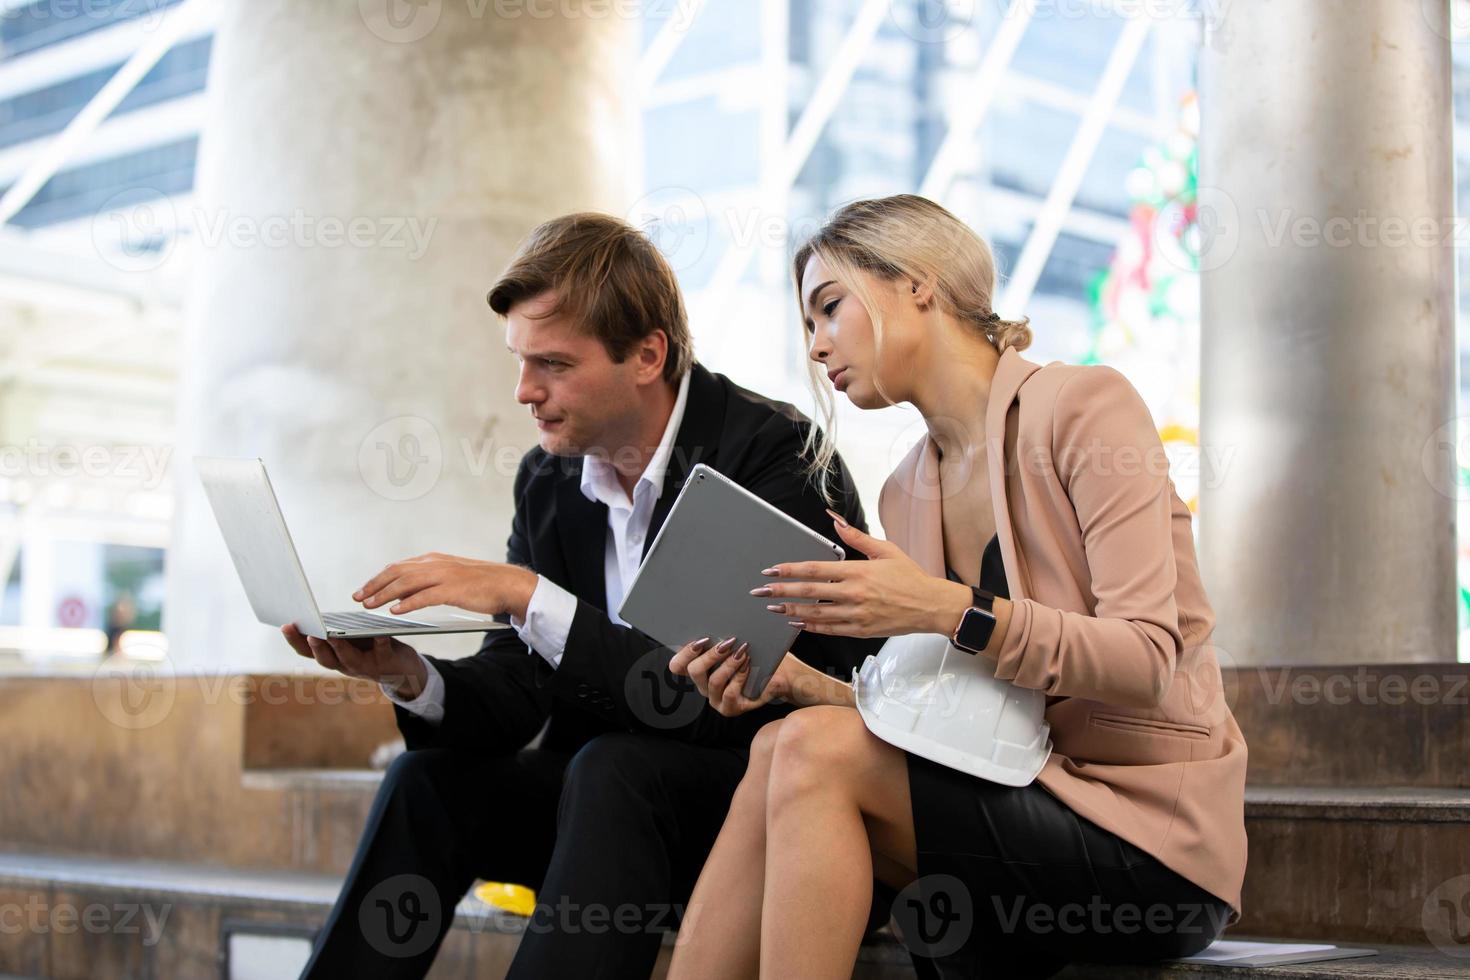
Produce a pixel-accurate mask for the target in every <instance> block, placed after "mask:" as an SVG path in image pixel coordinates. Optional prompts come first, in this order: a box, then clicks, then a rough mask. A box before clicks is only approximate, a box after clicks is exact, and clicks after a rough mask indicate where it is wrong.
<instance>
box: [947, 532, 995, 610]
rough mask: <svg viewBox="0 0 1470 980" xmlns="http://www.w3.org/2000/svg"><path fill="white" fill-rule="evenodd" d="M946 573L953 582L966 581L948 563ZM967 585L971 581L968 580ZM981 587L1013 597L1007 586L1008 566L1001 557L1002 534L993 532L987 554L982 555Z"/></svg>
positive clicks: (986, 550) (987, 546)
mask: <svg viewBox="0 0 1470 980" xmlns="http://www.w3.org/2000/svg"><path fill="white" fill-rule="evenodd" d="M944 573H945V575H946V576H947V577H948V578H949V580H950V581H951V582H962V581H964V580H963V579H961V578H960V577H959V576H958V575H956V574H955V570H954V569H953V568H950V567H949V566H948V565H946V566H945V568H944ZM965 584H966V585H968V584H969V583H968V582H966V583H965ZM979 584H980V588H982V589H985V590H986V591H988V592H994V593H995V594H996V595H998V596H1000V597H1001V598H1003V599H1009V598H1010V597H1011V593H1010V591H1009V590H1008V589H1007V588H1006V566H1005V562H1004V561H1002V560H1001V557H1000V535H999V534H992V535H991V536H990V543H989V544H987V545H986V546H985V554H984V555H982V556H981V557H980V583H979Z"/></svg>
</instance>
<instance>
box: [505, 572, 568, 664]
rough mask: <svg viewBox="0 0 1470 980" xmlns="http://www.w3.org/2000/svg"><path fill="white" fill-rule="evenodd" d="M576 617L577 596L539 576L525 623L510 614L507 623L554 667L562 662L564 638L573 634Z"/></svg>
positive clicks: (565, 639)
mask: <svg viewBox="0 0 1470 980" xmlns="http://www.w3.org/2000/svg"><path fill="white" fill-rule="evenodd" d="M576 618H577V597H576V596H574V595H572V594H571V593H570V592H568V591H567V590H566V589H564V588H562V587H561V586H559V585H557V584H556V583H555V582H553V581H551V579H549V578H547V577H546V576H545V575H541V576H538V577H537V579H536V591H534V592H532V593H531V601H530V602H529V603H527V604H526V620H525V622H521V621H520V620H519V619H517V618H516V617H515V616H512V617H511V618H510V625H511V626H513V627H515V631H516V635H517V636H519V637H520V638H521V642H522V643H524V644H525V645H526V646H528V647H530V648H531V649H532V650H535V651H536V652H537V653H539V654H541V658H542V659H543V660H545V661H546V662H547V663H549V664H551V666H553V667H555V666H557V665H559V664H560V663H561V655H562V653H564V652H565V651H566V648H567V637H569V636H571V635H572V620H574V619H576Z"/></svg>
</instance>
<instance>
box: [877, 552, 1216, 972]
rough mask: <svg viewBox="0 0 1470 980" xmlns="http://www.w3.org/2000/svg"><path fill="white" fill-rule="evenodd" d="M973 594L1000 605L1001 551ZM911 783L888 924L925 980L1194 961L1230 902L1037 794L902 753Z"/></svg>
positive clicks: (990, 556) (985, 564) (1039, 790)
mask: <svg viewBox="0 0 1470 980" xmlns="http://www.w3.org/2000/svg"><path fill="white" fill-rule="evenodd" d="M950 577H951V578H955V579H956V581H958V578H957V577H956V576H955V575H954V573H953V572H950ZM980 584H981V587H982V588H986V589H989V590H990V591H992V592H994V593H995V594H996V595H1000V596H1007V597H1008V596H1009V593H1008V590H1007V588H1006V581H1005V568H1004V565H1003V564H1002V562H1001V558H1000V543H999V539H998V538H992V539H991V541H990V543H989V544H988V545H987V546H986V548H985V556H984V559H983V560H982V562H981V576H980ZM908 771H909V791H910V795H911V798H912V800H913V816H914V835H915V839H916V842H917V845H918V863H919V867H918V872H919V879H918V881H916V882H915V883H914V884H912V885H910V886H909V887H908V888H906V889H904V891H903V892H902V893H900V894H899V897H898V899H897V900H896V901H895V902H894V904H893V912H894V918H895V920H896V921H897V923H898V926H899V929H900V931H901V932H902V933H903V939H904V943H905V945H906V946H908V948H909V950H910V951H911V952H912V953H914V954H915V957H914V962H915V966H916V967H917V968H918V969H919V971H920V975H921V976H924V975H928V976H942V977H990V976H993V977H1007V978H1009V977H1047V976H1051V975H1052V974H1054V973H1056V972H1057V971H1059V970H1061V969H1062V967H1064V966H1065V965H1066V964H1067V963H1069V962H1074V961H1077V962H1092V963H1144V962H1153V961H1157V960H1161V959H1170V958H1173V957H1178V956H1189V955H1192V954H1194V953H1197V952H1199V951H1200V950H1202V949H1204V948H1205V947H1206V946H1208V945H1209V944H1210V943H1211V942H1213V941H1214V940H1215V939H1216V938H1217V937H1218V936H1219V935H1220V933H1221V932H1222V931H1223V930H1224V928H1225V923H1226V921H1227V920H1228V918H1229V916H1230V906H1229V905H1228V904H1227V903H1226V902H1224V901H1223V900H1221V899H1219V898H1217V897H1216V896H1214V895H1212V894H1210V893H1209V892H1207V891H1205V890H1204V889H1202V888H1200V887H1199V886H1198V885H1196V884H1194V883H1193V882H1191V881H1190V880H1189V879H1187V878H1185V877H1183V876H1182V875H1180V874H1178V873H1177V872H1175V871H1172V870H1170V869H1169V868H1167V867H1165V866H1164V865H1163V864H1161V863H1160V862H1159V861H1158V859H1156V858H1155V857H1153V856H1152V855H1150V854H1148V853H1147V852H1145V851H1143V850H1141V849H1139V848H1138V847H1135V846H1134V845H1132V844H1130V843H1128V842H1127V841H1125V840H1123V839H1122V838H1121V837H1118V836H1117V835H1116V834H1113V833H1112V832H1110V831H1107V830H1104V829H1103V828H1102V827H1099V826H1098V825H1097V824H1095V823H1093V822H1092V821H1090V820H1087V819H1085V818H1083V817H1081V816H1078V815H1077V814H1076V813H1074V812H1073V811H1072V810H1071V809H1070V808H1069V807H1068V806H1067V805H1066V804H1064V803H1062V802H1061V801H1060V800H1058V799H1057V798H1056V797H1054V796H1052V795H1051V793H1049V792H1047V791H1046V790H1045V789H1044V788H1043V787H1042V786H1041V784H1039V783H1032V784H1031V785H1029V786H1025V787H1020V788H1017V787H1011V786H1002V785H1000V784H999V783H992V782H989V781H987V780H984V779H979V778H977V777H975V776H971V775H969V774H967V773H962V772H959V771H958V770H955V769H950V768H949V767H947V766H942V765H939V764H938V763H934V762H930V761H929V760H927V759H922V758H920V757H918V756H915V755H912V754H908Z"/></svg>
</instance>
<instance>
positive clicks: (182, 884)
mask: <svg viewBox="0 0 1470 980" xmlns="http://www.w3.org/2000/svg"><path fill="white" fill-rule="evenodd" d="M340 887H341V879H339V878H337V877H335V876H332V875H322V874H307V873H293V872H281V871H249V870H243V869H239V868H222V867H213V866H208V865H201V864H185V863H178V862H157V861H135V860H119V859H115V858H101V857H91V856H78V855H42V854H29V853H26V854H21V853H14V852H0V914H3V915H4V916H5V919H4V921H3V922H0V976H5V975H14V976H21V977H48V978H53V980H70V978H80V980H96V978H102V977H106V978H117V980H122V978H126V980H172V978H191V980H192V978H197V977H215V976H218V977H223V978H227V980H228V978H233V977H247V976H248V977H263V976H269V977H273V978H285V977H291V976H295V975H297V973H298V972H299V971H300V969H301V967H302V966H304V965H305V962H306V959H307V957H308V955H309V953H310V948H311V942H312V940H313V938H314V936H315V934H316V932H317V930H318V929H320V928H321V925H322V923H323V922H324V921H325V920H326V917H327V914H328V912H329V911H330V910H331V906H332V903H333V902H334V901H335V900H336V897H337V892H338V890H339V888H340ZM525 922H526V920H525V919H523V918H521V917H519V916H515V915H511V914H508V913H505V912H502V911H499V910H497V909H493V908H491V907H489V906H487V905H485V904H484V903H483V902H480V901H479V900H478V899H475V898H473V897H466V898H465V899H464V900H463V901H461V902H460V904H459V905H458V907H457V908H456V909H455V918H454V926H453V928H452V929H451V931H450V934H449V936H448V937H447V938H446V939H445V941H444V945H443V946H442V947H441V948H440V952H439V955H438V957H437V958H436V960H435V962H434V967H433V969H432V970H431V971H430V973H429V976H430V978H433V980H444V978H456V980H458V978H464V980H469V978H476V980H485V978H490V977H499V976H504V974H505V972H506V970H507V969H508V968H509V965H510V961H511V959H512V958H513V957H514V955H515V951H516V947H517V945H518V944H519V942H520V936H521V932H522V931H523V928H524V926H525ZM672 946H673V936H672V935H668V936H666V937H665V941H664V944H663V949H662V950H661V951H660V955H659V961H658V965H657V968H656V969H655V972H654V974H653V976H654V977H655V978H661V977H662V976H663V975H664V973H665V972H666V971H667V969H668V962H669V958H670V956H671V955H672ZM853 976H854V977H861V978H864V980H890V978H910V977H913V976H914V973H913V970H912V967H911V965H910V962H909V958H908V954H907V952H906V951H905V950H904V949H903V947H902V946H900V945H899V944H898V942H897V941H895V940H894V939H892V938H891V937H880V938H879V939H878V940H877V941H874V942H871V943H868V944H866V945H865V946H864V948H863V950H862V953H861V955H860V957H859V962H858V968H857V970H855V971H854V973H853Z"/></svg>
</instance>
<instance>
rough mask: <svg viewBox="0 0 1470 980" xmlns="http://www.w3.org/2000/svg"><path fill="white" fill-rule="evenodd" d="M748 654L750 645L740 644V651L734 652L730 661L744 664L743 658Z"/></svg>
mask: <svg viewBox="0 0 1470 980" xmlns="http://www.w3.org/2000/svg"><path fill="white" fill-rule="evenodd" d="M748 653H750V644H749V643H742V644H740V649H739V650H736V651H735V656H733V657H731V658H730V659H731V661H732V662H734V663H737V664H738V663H744V662H745V657H746V655H747V654H748Z"/></svg>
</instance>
